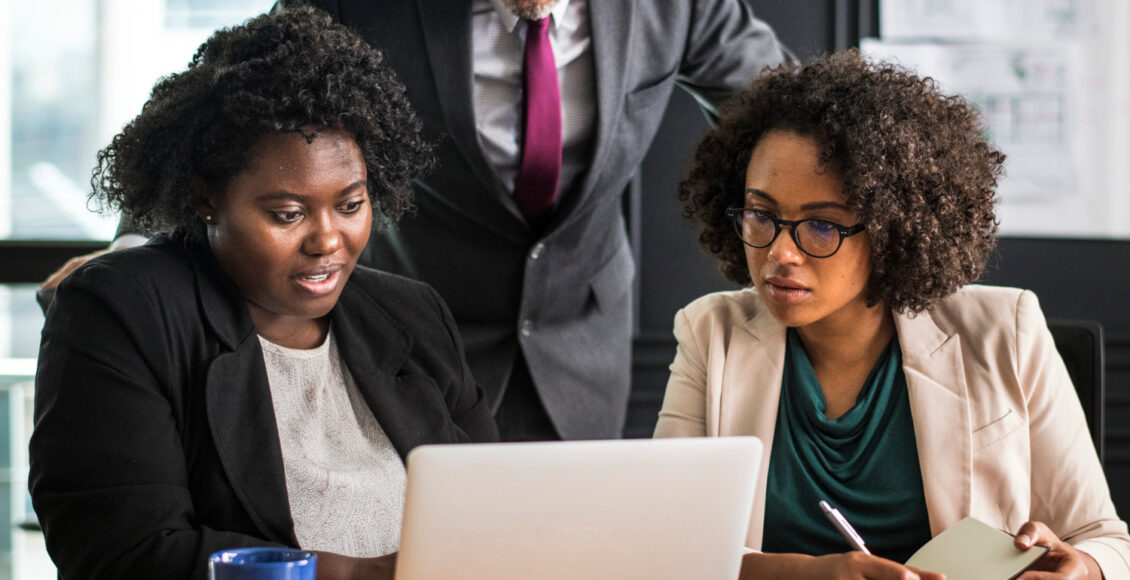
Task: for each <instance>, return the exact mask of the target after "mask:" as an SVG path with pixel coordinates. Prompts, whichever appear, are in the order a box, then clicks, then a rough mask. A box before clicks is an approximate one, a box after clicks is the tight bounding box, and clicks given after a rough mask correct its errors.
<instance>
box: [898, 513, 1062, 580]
mask: <svg viewBox="0 0 1130 580" xmlns="http://www.w3.org/2000/svg"><path fill="white" fill-rule="evenodd" d="M1012 542H1013V536H1012V534H1009V533H1008V532H1002V531H1001V530H998V529H996V528H994V527H992V526H990V525H989V524H986V523H985V522H982V521H981V520H978V519H976V518H974V517H967V518H965V519H963V520H961V521H960V522H957V524H955V525H954V526H952V527H950V528H949V529H948V530H946V531H944V532H942V533H940V534H938V535H937V536H935V537H934V539H932V540H930V541H929V542H927V543H926V545H925V546H922V547H921V548H919V549H918V551H917V552H915V553H914V555H913V556H911V557H910V559H909V560H907V561H906V565H907V566H913V567H915V568H918V569H919V570H927V571H930V572H942V573H944V574H945V575H946V580H1008V579H1009V578H1013V577H1015V576H1016V575H1018V574H1020V573H1021V572H1023V571H1024V570H1025V569H1027V568H1028V567H1029V566H1031V565H1032V564H1033V563H1034V562H1035V561H1036V560H1039V559H1040V557H1041V556H1043V555H1044V554H1046V553H1047V552H1048V548H1047V547H1046V546H1033V547H1032V548H1031V549H1028V550H1018V549H1017V548H1016V547H1015V546H1014V545H1013V544H1012Z"/></svg>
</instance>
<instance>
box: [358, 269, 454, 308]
mask: <svg viewBox="0 0 1130 580" xmlns="http://www.w3.org/2000/svg"><path fill="white" fill-rule="evenodd" d="M348 287H352V288H353V289H354V290H355V291H357V292H360V293H362V294H364V295H366V296H368V297H370V298H372V299H374V300H376V301H378V302H380V303H382V304H386V305H388V306H392V307H395V306H405V305H408V306H410V305H412V304H416V303H419V302H420V301H421V300H424V301H426V302H431V300H432V298H431V296H433V295H434V294H435V291H434V290H432V287H431V286H429V285H428V284H427V283H425V282H421V281H419V280H413V279H412V278H408V277H405V276H401V275H399V274H393V273H391V272H385V271H384V270H378V269H376V268H369V267H367V266H362V265H360V264H358V265H357V266H356V267H355V268H354V269H353V273H352V274H350V276H349V285H348Z"/></svg>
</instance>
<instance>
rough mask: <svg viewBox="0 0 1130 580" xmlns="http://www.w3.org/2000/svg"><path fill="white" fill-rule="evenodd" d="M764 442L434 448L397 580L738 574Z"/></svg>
mask: <svg viewBox="0 0 1130 580" xmlns="http://www.w3.org/2000/svg"><path fill="white" fill-rule="evenodd" d="M761 453H762V446H761V441H760V440H759V439H758V438H756V437H719V438H693V439H636V440H616V441H576V442H549V443H493V444H475V445H425V446H421V447H418V448H416V449H414V450H413V451H412V452H411V453H409V455H408V490H407V495H406V497H405V506H404V525H403V528H402V531H401V537H400V555H399V557H398V558H397V571H396V577H397V579H398V580H435V579H451V578H455V579H458V578H475V579H483V578H486V579H491V580H506V579H512V578H513V579H517V578H521V579H538V580H541V579H555V578H561V579H569V580H575V579H578V578H648V579H664V578H671V579H679V580H685V579H687V578H707V579H713V578H718V579H727V580H729V579H733V578H737V577H738V570H739V567H740V565H741V556H742V552H743V545H744V544H745V538H746V532H747V530H748V527H749V517H750V510H751V509H752V507H753V495H754V487H755V485H756V481H757V470H758V468H759V466H760V464H761Z"/></svg>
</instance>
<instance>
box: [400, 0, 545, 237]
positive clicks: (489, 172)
mask: <svg viewBox="0 0 1130 580" xmlns="http://www.w3.org/2000/svg"><path fill="white" fill-rule="evenodd" d="M416 3H417V12H418V14H419V15H420V23H421V26H422V28H423V38H424V44H425V46H427V52H428V62H429V63H430V65H431V66H430V68H431V71H432V78H433V80H434V81H435V87H436V92H437V95H436V97H437V98H438V99H439V107H440V110H441V111H442V112H443V122H444V127H446V129H447V130H448V132H449V133H448V135H447V136H446V137H447V138H450V139H452V140H453V142H454V143H455V146H456V148H457V149H458V150H459V153H460V154H461V155H463V157H464V158H465V159H466V160H467V163H468V165H470V166H471V168H472V170H473V171H474V172H475V177H477V178H478V179H479V181H481V182H482V183H483V185H484V187H485V188H486V190H487V191H490V192H492V193H493V194H494V195H496V196H498V197H500V200H501V201H503V203H504V204H505V205H507V206H508V207H509V208H510V209H512V213H513V214H514V215H515V217H516V218H517V219H518V220H521V221H522V223H525V221H524V220H523V219H522V214H521V212H520V211H519V210H518V206H517V204H515V203H514V202H513V200H512V199H510V193H509V192H508V191H506V190H505V188H504V187H502V182H501V181H499V179H498V176H497V175H496V174H495V172H494V168H493V167H491V165H490V163H489V162H488V161H487V158H486V155H485V154H484V153H483V148H482V146H480V144H479V133H478V129H476V128H475V107H474V101H473V99H474V90H473V83H474V68H473V66H472V63H471V58H472V53H473V50H474V49H473V47H472V45H471V2H470V0H416ZM440 170H442V169H440Z"/></svg>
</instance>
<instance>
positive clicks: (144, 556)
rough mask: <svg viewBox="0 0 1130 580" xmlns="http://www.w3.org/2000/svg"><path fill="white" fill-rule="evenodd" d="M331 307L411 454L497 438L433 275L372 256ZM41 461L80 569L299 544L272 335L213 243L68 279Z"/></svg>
mask: <svg viewBox="0 0 1130 580" xmlns="http://www.w3.org/2000/svg"><path fill="white" fill-rule="evenodd" d="M331 318H332V321H333V330H334V333H335V334H336V335H337V338H338V344H339V346H340V348H341V353H342V356H343V359H344V361H345V364H346V366H347V367H348V368H349V371H350V372H351V373H352V375H353V377H354V379H355V380H356V382H357V386H358V387H359V388H360V390H361V393H362V394H363V396H364V398H365V400H366V401H367V402H368V404H369V407H370V409H372V411H373V414H374V415H375V416H376V418H377V420H378V421H379V422H380V424H381V426H382V427H383V428H384V430H385V431H386V432H387V433H388V436H389V439H391V441H392V443H393V445H394V446H395V447H396V449H397V451H398V452H399V453H400V455H401V457H404V456H405V455H406V454H407V453H408V451H409V450H411V449H412V448H413V447H415V446H417V445H421V444H424V443H456V442H465V441H472V440H474V441H490V440H495V439H497V431H496V429H495V426H494V423H493V420H492V419H491V416H490V413H489V410H488V409H487V408H486V406H485V403H484V399H483V395H482V392H481V390H480V389H479V388H478V387H477V386H476V385H475V383H474V381H473V380H472V378H471V373H470V371H469V370H468V368H467V365H466V363H465V362H464V359H463V348H462V345H461V344H460V342H459V340H458V334H457V331H456V328H455V324H454V322H453V320H452V318H451V315H450V314H449V313H448V311H447V308H446V306H444V304H443V302H442V301H441V300H440V298H439V296H438V295H437V294H436V293H435V291H434V290H432V289H431V288H429V287H428V286H426V285H424V284H421V283H419V282H414V281H410V280H407V279H404V278H401V277H398V276H394V275H391V274H387V273H383V272H378V271H376V270H370V269H366V268H358V269H357V270H355V271H354V273H353V276H352V278H350V280H349V282H348V284H347V285H346V287H345V289H344V291H343V292H342V295H341V299H340V300H339V302H338V304H337V306H336V307H335V308H334V310H333V312H332V313H331ZM30 462H31V474H30V478H29V486H30V489H31V494H32V501H33V503H34V506H35V510H36V513H37V514H38V516H39V519H40V522H41V523H42V525H43V530H44V533H45V535H46V541H47V550H48V552H49V553H50V554H51V557H52V559H53V560H54V561H55V563H56V565H57V566H58V568H59V572H60V575H61V576H62V577H64V578H86V577H95V576H97V577H112V578H127V577H129V578H133V577H136V578H188V577H195V578H204V577H205V576H206V569H207V563H206V559H207V556H208V555H209V554H210V553H212V552H215V551H217V550H221V549H226V548H232V547H237V546H258V545H288V546H297V540H296V539H295V536H294V526H293V522H292V521H291V517H290V508H289V504H288V503H287V493H286V483H285V480H284V477H283V461H282V453H281V451H280V447H279V438H278V432H277V429H276V426H275V416H274V409H273V406H272V404H271V396H270V390H269V387H268V384H267V374H266V368H265V366H264V363H263V355H262V351H261V349H260V345H259V341H258V339H257V335H256V333H255V329H254V327H253V325H252V323H251V319H250V316H249V314H248V311H247V307H246V304H245V302H244V300H243V298H242V296H241V295H240V294H239V292H238V291H237V290H236V288H235V287H234V285H233V284H232V283H231V282H230V280H229V279H228V278H227V277H226V276H225V275H224V274H222V273H221V271H220V270H219V268H218V266H216V264H215V262H214V260H213V259H212V257H211V254H210V252H209V251H208V250H207V247H206V246H205V245H203V244H189V243H186V242H185V241H184V240H183V239H182V238H179V237H171V238H167V237H166V238H159V239H158V240H156V241H154V242H152V243H150V244H149V245H147V246H143V247H140V248H134V249H130V250H124V251H120V252H112V253H110V254H107V255H105V256H102V257H101V258H99V259H96V260H93V261H91V262H90V263H88V264H87V265H85V266H84V267H82V268H81V269H79V270H77V271H76V272H74V273H73V274H71V275H70V276H69V277H67V279H66V281H65V282H64V283H63V284H62V285H61V286H60V287H59V290H58V294H57V295H56V298H55V301H54V303H53V304H52V305H51V308H50V310H49V312H48V315H47V322H46V324H45V326H44V330H43V339H42V343H41V346H40V353H39V367H38V372H37V374H36V393H35V429H34V431H33V433H32V438H31V446H30Z"/></svg>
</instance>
